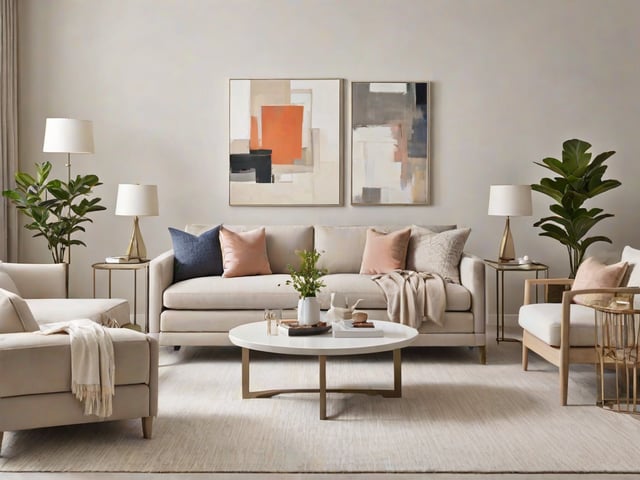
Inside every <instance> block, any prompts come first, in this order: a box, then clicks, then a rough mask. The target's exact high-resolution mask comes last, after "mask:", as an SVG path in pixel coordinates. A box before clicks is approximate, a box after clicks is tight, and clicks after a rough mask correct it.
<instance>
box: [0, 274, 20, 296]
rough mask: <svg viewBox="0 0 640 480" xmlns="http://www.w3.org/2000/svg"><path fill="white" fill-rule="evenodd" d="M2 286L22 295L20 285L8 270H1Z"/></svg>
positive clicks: (0, 283) (0, 282)
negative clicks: (18, 285) (17, 284)
mask: <svg viewBox="0 0 640 480" xmlns="http://www.w3.org/2000/svg"><path fill="white" fill-rule="evenodd" d="M0 288H2V289H4V290H7V291H9V292H11V293H15V294H16V295H20V291H19V290H18V287H17V286H16V284H15V282H14V281H13V279H12V278H11V276H10V275H9V274H8V273H7V272H2V271H0Z"/></svg>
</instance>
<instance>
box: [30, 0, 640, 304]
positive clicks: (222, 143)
mask: <svg viewBox="0 0 640 480" xmlns="http://www.w3.org/2000/svg"><path fill="white" fill-rule="evenodd" d="M639 27H640V2H637V1H636V0H618V1H616V2H603V1H601V0H580V1H578V0H537V1H527V0H233V1H229V0H182V1H177V0H109V1H100V0H56V1H55V2H43V1H41V0H22V1H21V2H20V9H19V32H20V33H19V35H20V37H19V92H20V97H19V116H20V118H19V125H20V130H19V149H20V168H21V169H22V170H27V171H33V170H34V167H33V164H34V163H35V162H42V161H45V160H50V161H52V162H53V163H54V172H53V173H54V175H56V176H57V177H59V178H65V176H66V171H65V166H64V165H65V157H64V155H62V154H45V153H42V139H43V133H44V123H45V118H46V117H71V118H81V119H90V120H93V122H94V135H95V144H96V153H95V154H94V155H75V156H73V157H72V163H73V172H74V174H79V173H83V174H85V173H95V174H97V175H98V176H99V177H100V179H101V181H102V182H103V185H102V186H100V187H99V189H98V190H99V195H100V196H101V197H102V198H103V203H104V205H105V206H106V207H107V208H108V210H107V211H106V212H100V213H98V214H96V215H94V217H93V218H94V220H95V221H94V223H93V224H91V225H89V226H88V228H87V232H86V234H85V235H84V236H83V237H82V239H83V240H84V241H86V243H87V245H88V248H82V247H76V248H74V249H73V263H72V267H71V294H72V296H88V295H91V275H92V272H91V267H90V265H91V264H92V263H93V262H97V261H101V260H102V259H104V257H105V256H108V255H115V254H122V253H123V252H124V250H125V248H126V246H127V243H128V239H129V235H130V231H131V227H132V220H131V218H129V217H116V216H115V215H114V207H115V197H116V191H117V185H118V184H119V183H150V184H157V185H158V188H159V196H160V216H158V217H147V218H143V219H141V228H142V231H143V235H144V238H145V242H146V244H147V248H148V251H149V254H150V255H151V256H153V255H156V254H158V253H160V252H162V251H164V250H166V249H169V248H170V246H171V242H170V238H169V234H168V232H167V227H169V226H174V227H183V226H184V225H185V224H186V223H190V222H199V223H220V222H227V223H251V224H261V223H274V224H289V223H291V224H295V223H319V224H383V223H390V224H411V223H417V224H436V223H457V224H458V225H461V226H469V227H471V228H472V234H471V236H470V238H469V241H468V243H467V250H468V251H470V252H473V253H476V254H477V255H479V256H481V257H485V258H495V257H496V256H497V250H498V244H499V240H500V236H501V234H502V229H503V227H504V218H501V217H489V216H487V202H488V193H489V186H490V185H491V184H519V183H534V182H537V181H538V180H539V179H540V178H541V177H542V176H546V171H545V170H543V169H542V168H541V167H538V166H536V165H534V163H533V162H535V161H540V160H541V159H542V158H544V157H547V156H554V157H557V156H559V155H560V154H561V145H562V142H563V141H564V140H567V139H569V138H581V139H584V140H587V141H589V142H590V143H592V144H593V151H594V152H601V151H605V150H616V151H617V154H616V155H614V156H613V157H612V158H611V159H610V161H609V164H610V168H609V171H608V175H609V176H610V177H612V178H617V179H619V180H621V181H622V183H623V186H622V187H621V188H618V189H616V190H613V191H611V192H609V193H607V194H605V195H603V196H602V197H601V198H598V199H597V202H594V204H597V206H600V207H602V208H604V209H605V210H607V211H609V212H611V213H614V214H615V217H614V218H613V219H608V220H606V221H604V222H603V223H602V224H601V226H600V227H598V228H597V229H596V233H601V234H606V235H608V236H609V237H610V238H611V239H612V240H613V244H612V245H607V244H597V245H596V246H594V247H592V250H591V251H590V253H592V254H596V255H598V256H599V257H600V258H601V259H602V260H606V261H613V260H615V259H616V258H617V257H619V254H620V251H621V250H622V247H623V246H624V245H625V244H632V245H635V246H636V247H637V246H639V245H640V241H639V240H640V235H639V229H638V223H637V212H636V211H635V208H637V206H638V205H640V189H638V188H637V186H638V180H637V179H638V178H640V162H639V161H638V159H639V158H640V146H639V145H638V142H637V137H638V133H637V132H638V126H639V125H640V122H639V120H640V95H638V85H640V68H638V61H637V54H638V51H640V35H639V33H640V28H639ZM230 78H342V79H345V88H344V105H345V109H344V110H345V127H344V168H343V177H344V178H343V188H344V202H343V206H340V207H230V206H229V205H228V114H229V111H228V81H229V79H230ZM367 80H397V81H425V80H426V81H429V82H432V83H431V93H432V99H431V114H432V119H433V124H432V130H431V135H432V137H431V139H432V144H431V145H432V146H431V152H430V154H431V175H432V178H431V204H430V205H429V206H411V207H407V206H404V207H402V206H395V207H392V206H387V207H380V206H379V207H363V206H351V205H350V202H349V199H350V189H349V186H350V136H349V129H348V125H349V110H350V108H349V100H350V95H349V87H350V85H349V83H348V82H349V81H367ZM547 205H548V201H547V200H546V198H545V197H542V196H541V195H539V194H536V193H534V214H533V216H532V217H529V218H515V219H513V220H512V222H511V224H512V230H513V234H514V238H515V244H516V254H517V255H518V256H521V255H524V254H528V255H529V256H530V257H531V258H533V259H535V260H539V261H543V262H545V263H547V264H549V265H550V266H551V275H553V276H561V275H565V274H566V273H567V272H568V265H567V263H568V262H567V260H566V252H565V250H564V249H563V248H562V247H561V246H560V245H559V244H557V243H556V242H554V241H552V240H550V239H546V238H543V237H539V236H538V229H536V228H534V227H533V226H532V225H533V222H534V221H535V220H536V219H538V218H540V217H541V216H543V215H545V214H546V212H547ZM19 257H20V261H23V262H48V261H50V260H49V254H48V251H47V249H46V247H45V243H44V241H43V240H42V239H32V238H31V237H30V235H29V233H28V232H27V231H26V230H24V229H20V255H19ZM513 280H517V279H513ZM119 282H121V283H122V284H121V285H120V286H119V287H118V286H117V287H116V289H115V290H114V294H115V295H118V294H120V295H127V294H128V292H129V289H130V287H128V286H127V285H126V282H125V281H124V280H120V281H119ZM489 283H490V285H491V286H492V284H493V277H489ZM118 288H120V289H122V292H119V291H118ZM512 293H513V296H514V300H512V305H511V306H510V308H508V312H509V311H510V312H511V313H513V312H515V311H516V306H517V303H518V302H519V301H520V298H521V290H520V289H514V291H513V292H512ZM490 294H491V292H490ZM489 300H490V301H489V305H490V308H491V309H492V310H493V309H494V307H493V301H492V300H493V297H489Z"/></svg>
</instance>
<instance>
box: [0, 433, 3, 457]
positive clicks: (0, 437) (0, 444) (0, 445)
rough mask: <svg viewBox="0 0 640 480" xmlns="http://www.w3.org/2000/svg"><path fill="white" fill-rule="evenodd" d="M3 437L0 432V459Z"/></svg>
mask: <svg viewBox="0 0 640 480" xmlns="http://www.w3.org/2000/svg"><path fill="white" fill-rule="evenodd" d="M3 435H4V432H0V457H1V456H2V436H3Z"/></svg>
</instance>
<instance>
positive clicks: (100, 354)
mask: <svg viewBox="0 0 640 480" xmlns="http://www.w3.org/2000/svg"><path fill="white" fill-rule="evenodd" d="M40 331H41V333H43V334H45V335H50V334H53V333H62V332H66V333H68V334H69V337H70V341H71V392H72V393H73V394H74V395H75V396H76V398H77V399H78V400H80V401H81V402H83V404H84V414H85V415H97V416H98V417H103V418H104V417H109V416H111V413H112V406H113V405H112V397H113V395H114V393H115V384H114V378H115V358H114V354H113V342H112V340H111V336H110V335H109V331H108V330H107V329H106V328H104V327H103V326H102V325H99V324H97V323H96V322H94V321H92V320H89V319H79V320H70V321H68V322H56V323H50V324H48V325H46V326H44V327H43V328H42V329H41V330H40Z"/></svg>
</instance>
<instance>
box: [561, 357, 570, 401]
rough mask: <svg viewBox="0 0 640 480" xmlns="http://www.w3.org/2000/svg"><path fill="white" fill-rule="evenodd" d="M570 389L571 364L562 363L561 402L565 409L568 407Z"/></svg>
mask: <svg viewBox="0 0 640 480" xmlns="http://www.w3.org/2000/svg"><path fill="white" fill-rule="evenodd" d="M568 389H569V364H568V363H560V402H561V405H562V406H563V407H564V406H566V405H567V393H568Z"/></svg>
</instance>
